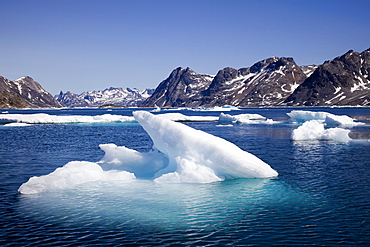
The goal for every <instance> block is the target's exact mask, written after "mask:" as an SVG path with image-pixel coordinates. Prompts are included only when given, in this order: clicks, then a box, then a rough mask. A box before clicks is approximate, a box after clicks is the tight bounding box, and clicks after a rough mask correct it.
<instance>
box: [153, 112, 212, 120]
mask: <svg viewBox="0 0 370 247" xmlns="http://www.w3.org/2000/svg"><path fill="white" fill-rule="evenodd" d="M156 116H159V117H162V118H166V119H169V120H172V121H176V122H212V121H217V120H218V117H213V116H186V115H184V114H181V113H175V112H171V113H163V114H158V115H156Z"/></svg>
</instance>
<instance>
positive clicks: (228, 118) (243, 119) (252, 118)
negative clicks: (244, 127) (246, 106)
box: [218, 112, 274, 124]
mask: <svg viewBox="0 0 370 247" xmlns="http://www.w3.org/2000/svg"><path fill="white" fill-rule="evenodd" d="M218 121H219V122H223V123H247V124H259V123H268V124H271V123H273V122H274V121H273V120H272V119H266V118H265V117H263V116H261V115H259V114H239V115H229V114H225V113H222V112H221V114H220V116H219V118H218Z"/></svg>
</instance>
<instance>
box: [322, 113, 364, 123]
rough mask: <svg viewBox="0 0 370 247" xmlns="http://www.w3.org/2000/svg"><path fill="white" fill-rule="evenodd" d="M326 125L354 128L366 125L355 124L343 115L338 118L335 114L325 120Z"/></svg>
mask: <svg viewBox="0 0 370 247" xmlns="http://www.w3.org/2000/svg"><path fill="white" fill-rule="evenodd" d="M325 123H326V124H327V125H329V126H339V125H340V126H354V125H363V124H365V123H361V122H355V121H353V119H352V118H350V117H348V116H346V115H342V116H337V115H333V114H329V115H327V116H326V118H325Z"/></svg>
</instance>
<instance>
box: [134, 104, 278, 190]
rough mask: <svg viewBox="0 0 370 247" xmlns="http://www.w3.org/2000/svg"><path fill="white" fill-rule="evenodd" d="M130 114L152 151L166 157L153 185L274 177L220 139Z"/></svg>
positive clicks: (152, 117) (139, 113)
mask: <svg viewBox="0 0 370 247" xmlns="http://www.w3.org/2000/svg"><path fill="white" fill-rule="evenodd" d="M133 115H134V117H135V119H136V121H138V122H139V124H140V125H141V126H142V127H143V128H144V130H145V131H146V132H147V133H148V134H149V136H150V137H151V139H152V140H153V149H155V150H158V151H159V152H161V153H163V154H164V155H165V156H166V157H167V158H168V164H166V165H165V166H164V167H163V168H162V169H160V170H159V171H158V172H157V173H156V174H155V177H156V178H155V181H156V182H194V183H209V182H214V181H221V180H224V179H232V178H265V177H276V176H277V175H278V173H277V172H276V171H275V170H273V169H272V168H271V167H270V166H269V165H268V164H266V163H265V162H263V161H262V160H260V159H259V158H257V157H256V156H254V155H253V154H250V153H248V152H246V151H243V150H242V149H240V148H239V147H237V146H236V145H234V144H233V143H231V142H228V141H226V140H224V139H222V138H219V137H216V136H213V135H211V134H208V133H206V132H203V131H200V130H196V129H193V128H191V127H189V126H187V125H184V124H181V123H176V122H173V121H170V120H168V119H164V118H161V117H157V116H155V115H153V114H151V113H149V112H145V111H136V112H133Z"/></svg>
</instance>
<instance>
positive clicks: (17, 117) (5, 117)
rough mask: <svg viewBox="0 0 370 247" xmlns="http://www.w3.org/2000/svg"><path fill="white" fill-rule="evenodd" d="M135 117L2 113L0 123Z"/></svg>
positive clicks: (58, 121)
mask: <svg viewBox="0 0 370 247" xmlns="http://www.w3.org/2000/svg"><path fill="white" fill-rule="evenodd" d="M131 121H135V119H134V118H133V117H130V116H121V115H112V114H104V115H97V116H83V115H69V116H61V115H50V114H45V113H36V114H1V115H0V123H3V124H6V123H28V124H68V123H112V122H131Z"/></svg>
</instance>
